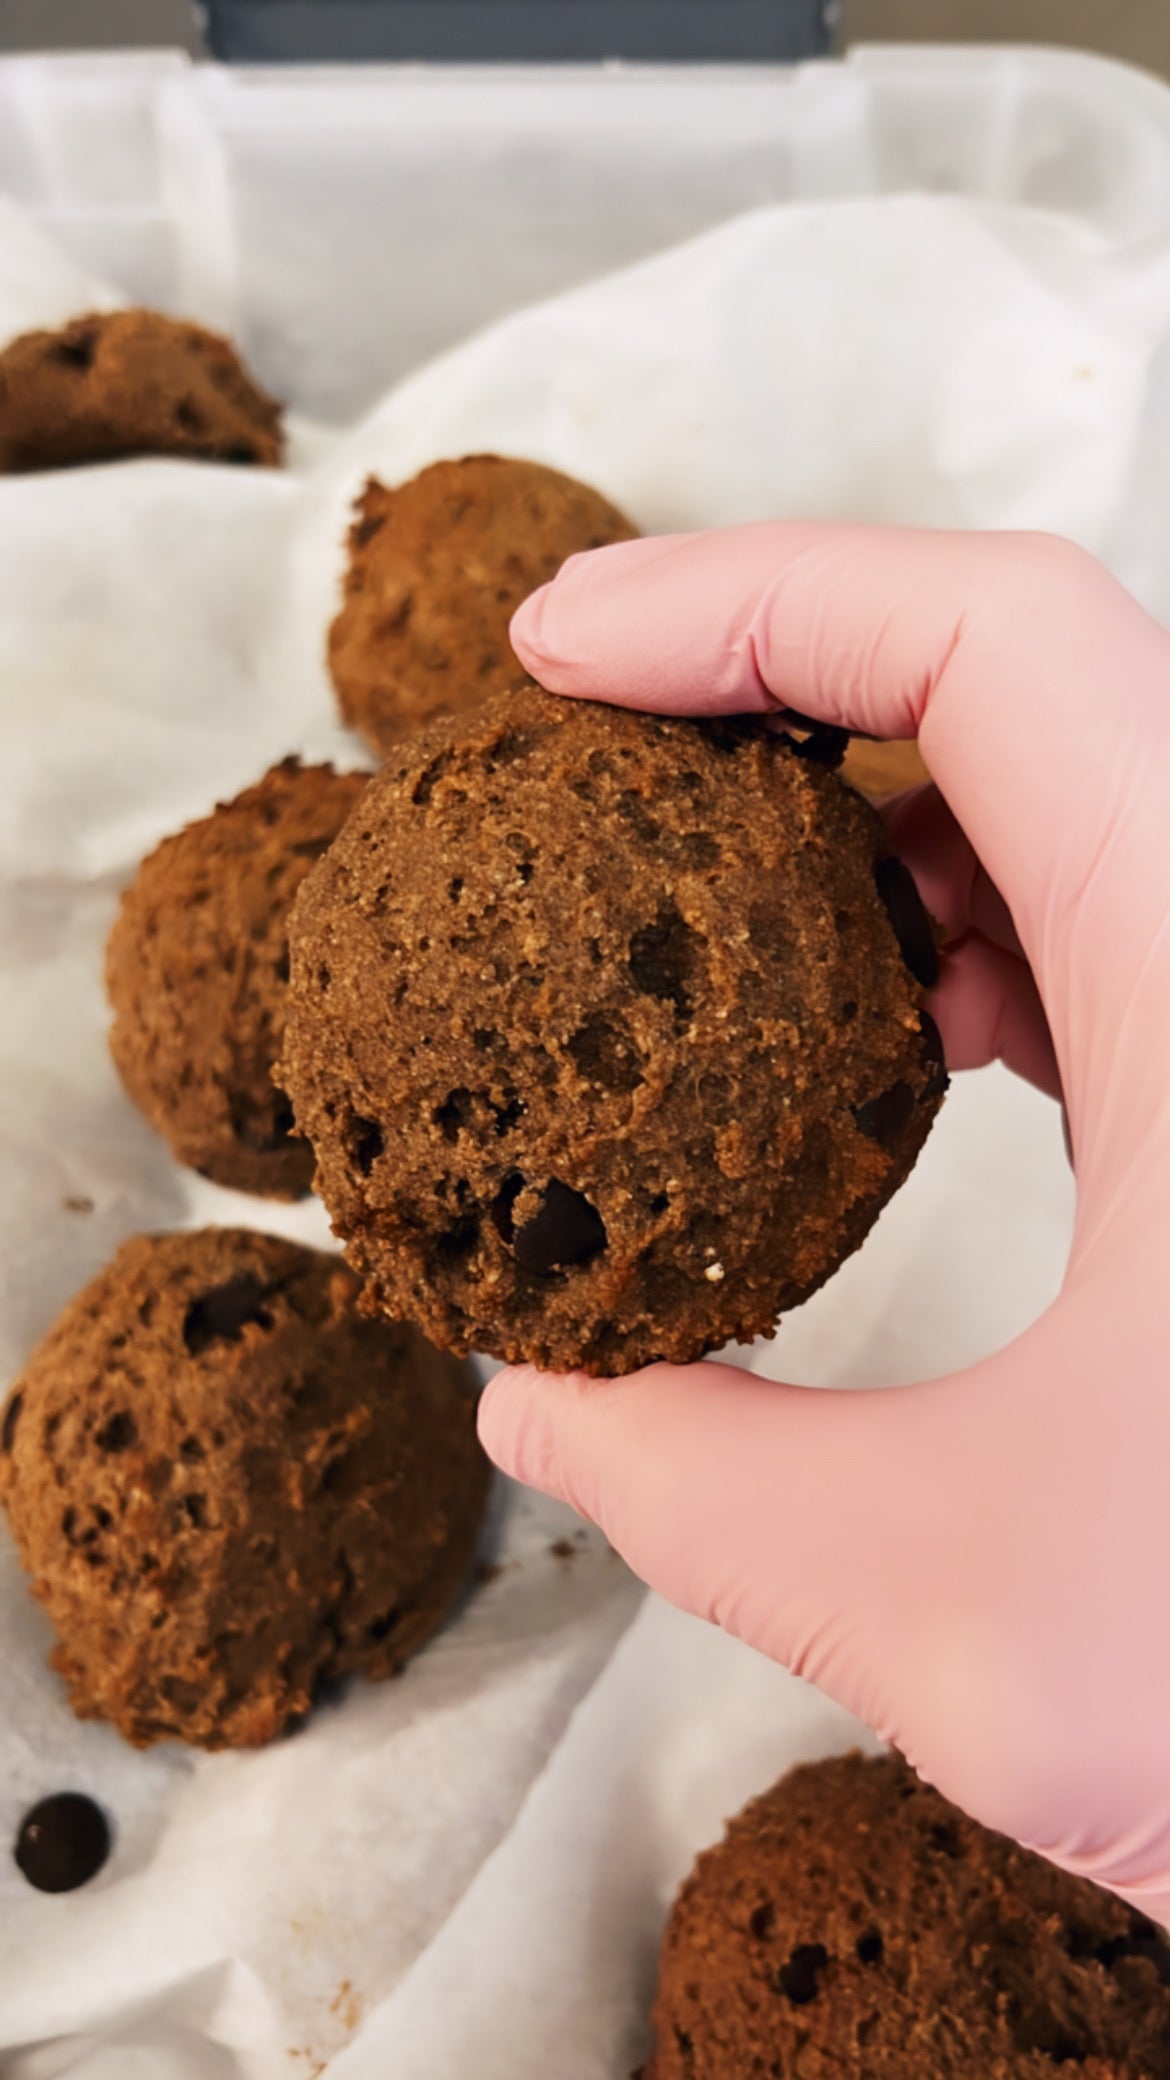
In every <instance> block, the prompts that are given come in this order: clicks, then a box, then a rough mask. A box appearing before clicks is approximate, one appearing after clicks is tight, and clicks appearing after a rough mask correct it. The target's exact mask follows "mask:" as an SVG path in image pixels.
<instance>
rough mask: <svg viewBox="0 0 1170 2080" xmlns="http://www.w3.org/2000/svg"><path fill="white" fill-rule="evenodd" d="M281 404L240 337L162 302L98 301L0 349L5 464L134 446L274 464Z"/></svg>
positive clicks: (87, 458) (0, 443)
mask: <svg viewBox="0 0 1170 2080" xmlns="http://www.w3.org/2000/svg"><path fill="white" fill-rule="evenodd" d="M283 453H284V435H283V432H282V428H281V412H280V406H279V405H278V404H276V403H274V401H273V399H272V398H271V397H268V396H267V395H266V394H265V392H264V391H263V390H261V389H260V387H259V385H258V384H257V383H255V382H253V380H252V378H251V376H249V374H248V372H247V370H246V369H245V368H244V366H243V363H242V362H241V360H240V357H239V355H238V354H237V353H236V350H235V348H234V347H233V346H232V344H231V342H230V341H229V340H226V339H222V338H221V337H220V335H219V334H218V333H215V332H206V331H205V330H204V328H203V327H202V326H201V325H190V324H186V323H184V322H183V321H182V320H181V319H178V318H168V317H164V315H163V313H162V312H161V311H149V310H124V311H93V312H90V313H89V314H88V315H86V316H85V317H81V318H73V319H71V320H70V322H69V324H67V325H63V326H61V327H60V329H59V330H58V331H55V332H26V333H22V335H21V337H20V338H19V339H15V340H13V342H12V344H11V346H8V347H6V348H5V349H4V351H3V352H2V353H0V472H3V471H13V472H15V471H24V470H45V469H68V468H70V467H72V466H73V465H74V464H77V463H83V462H109V461H114V460H116V459H117V458H119V457H124V456H129V455H178V456H187V457H189V458H191V459H192V460H202V461H207V462H236V463H251V464H260V465H263V466H265V467H267V468H270V469H271V468H275V467H276V466H277V465H278V464H279V463H280V462H281V460H282V458H283Z"/></svg>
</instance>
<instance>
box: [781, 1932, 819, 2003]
mask: <svg viewBox="0 0 1170 2080" xmlns="http://www.w3.org/2000/svg"><path fill="white" fill-rule="evenodd" d="M828 1962H829V1953H828V1951H827V1950H826V1949H825V1946H824V1944H823V1943H801V1945H800V1947H799V1949H796V1950H794V1951H793V1953H792V1955H791V1957H790V1958H789V1960H788V1962H787V1964H782V1965H781V1967H780V1969H779V1971H778V1972H777V1974H776V1984H777V1987H778V1988H779V1990H780V1992H781V1993H782V1994H783V1995H784V1996H785V1998H786V1999H787V2000H790V2001H791V2002H792V2005H793V2007H794V2008H806V2007H807V2006H808V2003H809V2002H810V2001H815V1999H816V1997H817V1991H818V1982H819V1980H820V1976H821V1973H822V1972H823V1971H824V1969H825V1966H826V1965H827V1964H828Z"/></svg>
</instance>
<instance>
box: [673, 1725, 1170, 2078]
mask: <svg viewBox="0 0 1170 2080" xmlns="http://www.w3.org/2000/svg"><path fill="white" fill-rule="evenodd" d="M653 2022H654V2037H655V2050H654V2055H653V2057H652V2058H651V2060H650V2063H649V2065H648V2066H647V2067H646V2069H645V2074H644V2076H643V2080H740V2076H744V2080H746V2076H747V2075H749V2074H751V2075H755V2074H760V2075H764V2074H774V2075H788V2074H793V2075H795V2074H798V2073H799V2074H800V2075H801V2080H1049V2076H1052V2080H1056V2076H1057V2075H1059V2074H1072V2073H1076V2074H1077V2075H1078V2076H1084V2080H1170V1940H1168V1939H1167V1937H1166V1935H1165V1934H1164V1933H1163V1931H1162V1930H1161V1929H1159V1928H1156V1927H1155V1926H1154V1924H1153V1922H1151V1921H1147V1920H1146V1919H1145V1918H1144V1916H1142V1915H1141V1914H1138V1913H1135V1912H1134V1910H1133V1908H1132V1907H1127V1906H1124V1905H1123V1904H1122V1902H1121V1901H1120V1900H1118V1899H1115V1898H1113V1897H1112V1896H1111V1895H1110V1894H1109V1893H1107V1892H1103V1891H1101V1890H1100V1888H1099V1887H1098V1886H1096V1885H1092V1884H1089V1883H1088V1882H1087V1881H1086V1880H1085V1879H1083V1878H1071V1877H1069V1876H1067V1875H1066V1874H1065V1873H1064V1872H1063V1871H1058V1870H1056V1869H1055V1868H1054V1866H1053V1865H1051V1864H1049V1863H1046V1862H1044V1861H1043V1859H1042V1858H1041V1857H1039V1856H1034V1855H1032V1854H1030V1853H1029V1851H1027V1850H1026V1849H1020V1848H1018V1847H1017V1846H1016V1844H1015V1843H1014V1842H1010V1841H1008V1840H1006V1839H1005V1837H1004V1836H1003V1835H998V1834H992V1833H991V1832H990V1831H989V1829H987V1828H985V1827H980V1826H979V1825H978V1823H977V1822H976V1821H974V1820H969V1819H968V1818H967V1817H966V1815H965V1814H963V1813H961V1812H959V1811H958V1809H957V1808H956V1807H955V1806H952V1805H949V1804H948V1803H947V1801H946V1800H945V1799H943V1798H941V1797H940V1796H939V1794H938V1792H937V1791H932V1790H931V1789H930V1788H929V1787H928V1786H927V1785H925V1784H923V1783H921V1782H920V1780H919V1779H918V1778H917V1777H915V1776H914V1775H913V1773H912V1772H911V1771H910V1770H909V1769H908V1768H907V1767H906V1765H905V1763H903V1762H902V1761H901V1760H900V1759H899V1758H898V1757H897V1756H894V1755H887V1756H880V1757H876V1758H870V1759H868V1760H867V1759H864V1758H863V1757H862V1756H860V1755H849V1756H841V1757H837V1758H834V1759H833V1760H831V1761H826V1762H816V1763H811V1764H807V1765H805V1766H804V1767H802V1768H799V1769H795V1770H793V1771H792V1773H791V1775H790V1776H787V1777H785V1778H784V1779H783V1780H782V1781H781V1782H780V1783H779V1784H777V1785H776V1786H775V1788H774V1789H773V1790H771V1791H769V1792H766V1793H765V1795H764V1796H763V1797H762V1798H757V1799H755V1800H753V1802H752V1803H751V1804H750V1805H749V1806H747V1807H746V1808H745V1809H744V1811H743V1812H742V1813H740V1814H739V1815H738V1817H737V1818H736V1819H734V1820H733V1821H732V1822H731V1824H730V1826H729V1827H728V1829H727V1832H726V1834H725V1836H724V1838H723V1840H722V1842H721V1843H719V1845H718V1846H717V1847H716V1848H714V1849H709V1850H708V1851H707V1852H706V1854H705V1855H703V1856H701V1857H700V1858H699V1861H698V1863H697V1864H696V1866H695V1869H694V1871H693V1872H692V1874H691V1876H690V1877H689V1878H688V1879H687V1881H686V1883H685V1884H684V1886H683V1888H682V1890H681V1892H680V1893H679V1896H678V1898H677V1900H676V1901H675V1904H674V1908H673V1910H672V1912H671V1916H670V1921H669V1923H668V1925H667V1929H666V1935H665V1938H664V1940H663V1945H662V1956H661V1961H660V1965H659V1976H658V1992H657V1996H656V1999H655V2003H654V2016H653Z"/></svg>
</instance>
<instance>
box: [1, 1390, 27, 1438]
mask: <svg viewBox="0 0 1170 2080" xmlns="http://www.w3.org/2000/svg"><path fill="white" fill-rule="evenodd" d="M23 1407H24V1395H23V1394H14V1395H13V1396H12V1399H11V1400H10V1402H9V1403H8V1406H7V1408H6V1409H5V1411H4V1421H3V1424H0V1452H10V1451H11V1450H12V1447H13V1445H14V1444H15V1443H16V1426H17V1424H18V1423H19V1421H20V1412H21V1409H22V1408H23Z"/></svg>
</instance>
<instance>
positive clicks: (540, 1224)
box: [513, 1177, 608, 1274]
mask: <svg viewBox="0 0 1170 2080" xmlns="http://www.w3.org/2000/svg"><path fill="white" fill-rule="evenodd" d="M607 1240H608V1237H607V1235H606V1232H605V1222H604V1221H603V1220H602V1218H601V1215H600V1214H599V1213H598V1211H597V1208H596V1207H595V1206H591V1205H590V1204H589V1201H588V1199H587V1198H586V1197H585V1194H584V1192H575V1191H573V1190H572V1188H571V1187H570V1186H569V1185H567V1184H561V1183H560V1181H559V1180H558V1179H557V1178H555V1177H554V1178H553V1181H552V1183H551V1184H550V1185H548V1186H547V1187H546V1190H545V1193H544V1199H543V1203H542V1205H541V1208H540V1211H539V1213H537V1214H534V1216H533V1218H532V1219H531V1220H530V1221H526V1222H525V1224H524V1226H523V1227H522V1228H521V1229H519V1230H518V1232H517V1235H516V1239H515V1242H514V1243H513V1248H514V1250H515V1252H516V1262H517V1263H518V1264H519V1265H520V1267H521V1269H522V1270H524V1271H532V1272H536V1273H537V1274H541V1273H544V1272H547V1271H558V1270H561V1269H562V1268H563V1267H565V1266H566V1265H569V1264H587V1263H588V1262H589V1260H590V1258H591V1257H596V1256H598V1255H599V1254H600V1252H601V1251H602V1250H603V1249H604V1248H605V1245H606V1242H607Z"/></svg>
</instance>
